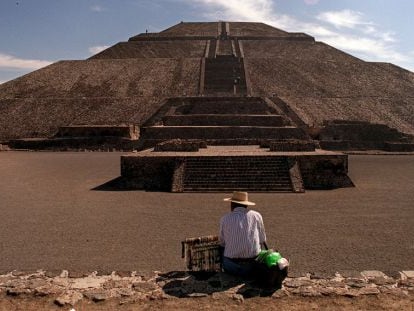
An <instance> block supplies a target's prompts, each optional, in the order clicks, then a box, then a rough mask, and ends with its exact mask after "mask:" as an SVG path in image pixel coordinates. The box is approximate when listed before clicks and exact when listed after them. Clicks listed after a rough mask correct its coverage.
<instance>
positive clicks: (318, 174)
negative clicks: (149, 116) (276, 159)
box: [121, 154, 353, 191]
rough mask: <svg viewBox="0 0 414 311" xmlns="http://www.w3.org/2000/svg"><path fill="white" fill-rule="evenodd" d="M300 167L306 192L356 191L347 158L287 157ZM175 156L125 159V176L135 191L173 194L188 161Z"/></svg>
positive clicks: (338, 156) (123, 170)
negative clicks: (175, 178) (182, 165)
mask: <svg viewBox="0 0 414 311" xmlns="http://www.w3.org/2000/svg"><path fill="white" fill-rule="evenodd" d="M287 157H288V159H289V161H290V162H291V163H298V165H299V170H300V173H298V176H299V175H301V176H302V180H303V185H304V188H305V189H334V188H341V187H352V186H353V183H352V181H351V180H350V178H349V177H348V175H347V173H348V156H347V155H342V154H341V155H301V156H287ZM184 159H185V158H184V157H182V156H180V157H174V156H159V157H145V156H122V157H121V175H122V178H123V179H125V180H126V184H128V185H129V188H132V189H145V190H162V191H171V189H172V182H173V176H174V170H175V168H176V167H178V166H179V164H180V163H182V162H183V161H184Z"/></svg>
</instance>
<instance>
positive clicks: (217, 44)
mask: <svg viewBox="0 0 414 311" xmlns="http://www.w3.org/2000/svg"><path fill="white" fill-rule="evenodd" d="M232 70H233V72H232ZM234 81H236V85H235V82H234ZM234 88H236V91H235V92H234ZM413 94H414V73H412V72H410V71H407V70H405V69H402V68H400V67H397V66H395V65H392V64H388V63H373V62H365V61H362V60H360V59H358V58H355V57H353V56H351V55H348V54H346V53H344V52H342V51H340V50H337V49H335V48H333V47H331V46H329V45H327V44H324V43H322V42H317V41H315V39H314V38H313V37H311V36H309V35H306V34H304V33H290V32H285V31H283V30H280V29H276V28H274V27H271V26H269V25H266V24H262V23H239V22H210V23H183V22H182V23H179V24H177V25H175V26H173V27H171V28H168V29H166V30H164V31H161V32H159V33H142V34H139V35H137V36H133V37H131V38H130V39H129V40H128V41H127V42H120V43H117V44H115V45H114V46H112V47H110V48H108V49H106V50H104V51H102V52H100V53H98V54H96V55H94V56H92V57H91V58H89V59H87V60H71V61H59V62H56V63H54V64H52V65H50V66H47V67H45V68H43V69H40V70H37V71H34V72H32V73H29V74H27V75H24V76H22V77H20V78H17V79H15V80H12V81H10V82H7V83H4V84H2V85H0V142H1V141H3V142H5V141H8V140H10V139H16V138H24V137H44V138H46V137H51V136H53V135H54V134H55V133H56V132H57V131H58V129H59V127H62V126H75V125H90V126H91V125H102V124H104V125H120V124H134V125H136V126H142V125H143V124H145V123H146V122H147V121H148V120H149V119H150V118H151V117H152V116H153V115H154V114H155V113H156V112H157V111H158V110H159V109H160V108H161V107H162V106H163V104H164V103H165V101H166V100H168V99H169V98H176V97H195V96H252V97H262V98H268V99H270V100H272V101H273V102H274V103H275V104H276V105H278V106H279V107H280V109H282V110H283V111H285V113H287V114H288V115H289V116H290V118H291V119H292V118H293V120H295V122H296V123H298V124H300V125H303V126H304V127H306V128H317V129H319V128H320V127H323V126H324V124H327V123H328V124H330V125H331V127H330V128H333V126H332V124H333V125H335V124H337V123H335V122H336V120H340V121H347V122H348V121H351V122H355V121H359V122H363V124H381V125H384V126H387V127H389V128H392V129H395V130H397V131H398V132H401V133H404V134H414V95H413ZM332 122H333V123H332ZM364 122H365V123H364ZM348 123H349V122H348ZM363 124H362V125H361V124H360V125H359V127H360V128H361V127H364V125H363ZM341 126H342V127H343V125H341ZM315 135H316V136H315V137H317V136H318V135H319V132H318V133H317V134H315ZM333 136H335V135H334V133H332V131H331V132H330V133H325V134H324V137H325V138H326V139H328V140H329V139H331V138H332V137H333ZM404 139H406V138H401V137H400V138H399V140H404Z"/></svg>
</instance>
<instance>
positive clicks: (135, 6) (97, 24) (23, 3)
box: [0, 0, 414, 83]
mask: <svg viewBox="0 0 414 311" xmlns="http://www.w3.org/2000/svg"><path fill="white" fill-rule="evenodd" d="M412 12H414V1H412V0H0V83H4V82H6V81H9V80H12V79H14V78H17V77H19V76H21V75H24V74H26V73H29V72H31V71H34V70H37V69H39V68H42V67H44V66H47V65H49V64H51V63H53V62H56V61H58V60H77V59H86V58H88V57H90V56H92V55H93V54H96V53H98V52H99V51H101V50H102V49H104V48H106V47H109V46H111V45H114V44H115V43H117V42H120V41H127V40H128V38H129V37H132V36H134V35H136V34H139V33H142V32H145V31H146V30H148V31H149V32H159V31H162V30H163V29H166V28H168V27H170V26H172V25H175V24H177V23H179V22H181V21H184V22H190V21H200V22H201V21H218V20H224V21H254V22H264V23H267V24H270V25H272V26H274V27H277V28H280V29H282V30H285V31H289V32H305V33H307V34H309V35H312V36H314V37H315V39H316V40H317V41H322V42H325V43H327V44H329V45H331V46H334V47H336V48H338V49H340V50H343V51H345V52H347V53H350V54H352V55H354V56H356V57H359V58H361V59H363V60H366V61H381V62H390V63H394V64H396V65H398V66H401V67H403V68H405V69H408V70H411V71H414V36H413V35H414V31H413V29H414V27H412V24H413V23H412V18H413V17H412Z"/></svg>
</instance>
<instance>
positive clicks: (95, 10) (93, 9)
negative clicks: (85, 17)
mask: <svg viewBox="0 0 414 311" xmlns="http://www.w3.org/2000/svg"><path fill="white" fill-rule="evenodd" d="M91 11H93V12H103V11H106V9H105V8H104V7H102V6H100V5H94V6H91Z"/></svg>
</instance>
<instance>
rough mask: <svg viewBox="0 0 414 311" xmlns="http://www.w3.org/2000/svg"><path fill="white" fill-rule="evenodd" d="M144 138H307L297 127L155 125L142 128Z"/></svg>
mask: <svg viewBox="0 0 414 311" xmlns="http://www.w3.org/2000/svg"><path fill="white" fill-rule="evenodd" d="M141 137H143V138H144V139H165V140H168V139H175V138H180V139H238V138H239V139H244V138H246V137H251V138H255V139H274V140H283V139H303V140H305V139H307V136H306V133H305V132H304V131H303V130H302V129H299V128H296V127H288V126H285V127H259V126H153V127H144V128H142V129H141Z"/></svg>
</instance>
